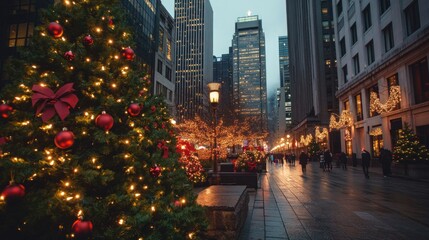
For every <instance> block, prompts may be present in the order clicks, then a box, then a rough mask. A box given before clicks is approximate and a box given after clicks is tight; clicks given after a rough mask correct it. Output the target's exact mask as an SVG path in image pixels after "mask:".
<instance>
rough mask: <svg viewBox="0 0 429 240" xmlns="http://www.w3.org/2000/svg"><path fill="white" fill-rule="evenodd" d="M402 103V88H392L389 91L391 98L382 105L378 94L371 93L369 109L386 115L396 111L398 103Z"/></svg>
mask: <svg viewBox="0 0 429 240" xmlns="http://www.w3.org/2000/svg"><path fill="white" fill-rule="evenodd" d="M400 102H401V87H400V86H392V87H391V88H390V91H389V98H388V99H387V101H386V102H385V103H381V101H380V99H379V98H378V97H377V93H375V92H371V94H370V100H369V108H370V111H371V112H377V113H380V114H381V113H386V112H390V111H393V110H395V109H396V107H397V106H398V103H400Z"/></svg>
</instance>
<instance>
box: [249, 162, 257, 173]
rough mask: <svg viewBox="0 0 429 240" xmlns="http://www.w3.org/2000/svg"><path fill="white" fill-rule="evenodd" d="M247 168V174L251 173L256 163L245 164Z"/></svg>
mask: <svg viewBox="0 0 429 240" xmlns="http://www.w3.org/2000/svg"><path fill="white" fill-rule="evenodd" d="M247 167H248V168H249V172H253V171H255V170H256V163H255V162H247Z"/></svg>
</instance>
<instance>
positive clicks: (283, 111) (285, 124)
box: [277, 36, 292, 134]
mask: <svg viewBox="0 0 429 240" xmlns="http://www.w3.org/2000/svg"><path fill="white" fill-rule="evenodd" d="M288 46H289V43H288V37H287V36H280V37H279V67H280V88H279V89H278V94H280V96H278V97H277V99H278V104H277V106H278V108H279V109H278V114H279V117H278V133H279V134H284V133H285V130H287V129H290V128H291V125H292V103H291V92H290V74H289V48H288Z"/></svg>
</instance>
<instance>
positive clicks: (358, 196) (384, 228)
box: [240, 163, 429, 240]
mask: <svg viewBox="0 0 429 240" xmlns="http://www.w3.org/2000/svg"><path fill="white" fill-rule="evenodd" d="M380 172H381V169H380V168H372V169H370V179H365V177H364V175H363V173H362V169H361V168H360V167H350V166H349V167H348V170H342V169H341V168H335V167H334V169H333V171H332V172H323V171H322V170H321V169H320V168H319V164H318V163H310V164H308V165H307V174H306V175H305V176H303V174H302V172H301V166H300V165H299V164H297V165H296V166H289V165H287V164H285V165H284V166H282V165H275V164H272V165H271V164H267V173H266V174H262V175H261V178H260V179H261V182H260V188H259V189H258V190H257V191H251V192H250V202H249V214H248V217H247V220H246V224H245V226H244V228H243V230H242V233H241V235H240V239H243V240H245V239H267V240H268V239H413V240H414V239H428V238H429V183H428V182H421V181H413V180H407V179H402V178H384V177H383V176H382V175H381V174H380Z"/></svg>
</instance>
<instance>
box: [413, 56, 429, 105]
mask: <svg viewBox="0 0 429 240" xmlns="http://www.w3.org/2000/svg"><path fill="white" fill-rule="evenodd" d="M410 73H411V78H412V79H413V87H414V100H415V103H416V104H418V103H422V102H426V101H429V72H428V61H427V59H426V58H423V59H421V60H420V61H418V62H416V63H414V64H412V65H411V66H410Z"/></svg>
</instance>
